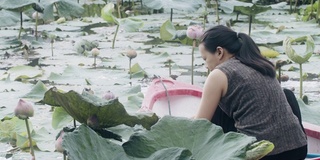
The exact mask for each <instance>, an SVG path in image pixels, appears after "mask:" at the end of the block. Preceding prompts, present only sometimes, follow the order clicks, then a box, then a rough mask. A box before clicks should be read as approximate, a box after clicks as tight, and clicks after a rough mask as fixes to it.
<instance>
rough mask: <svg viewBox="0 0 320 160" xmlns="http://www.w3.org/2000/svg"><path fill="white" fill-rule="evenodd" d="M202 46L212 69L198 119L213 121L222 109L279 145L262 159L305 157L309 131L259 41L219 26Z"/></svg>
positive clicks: (242, 128) (249, 131)
mask: <svg viewBox="0 0 320 160" xmlns="http://www.w3.org/2000/svg"><path fill="white" fill-rule="evenodd" d="M199 50H200V52H201V56H202V58H203V59H204V61H205V62H206V66H207V68H208V69H209V70H210V71H211V72H210V74H209V76H208V78H207V80H206V82H205V84H204V88H203V94H202V99H201V102H200V107H199V110H198V112H197V114H196V116H195V118H206V119H208V120H212V119H214V117H213V116H214V115H215V112H216V110H217V112H222V113H223V114H226V115H227V116H228V117H230V118H232V120H233V121H234V127H235V129H236V131H237V132H240V133H243V134H246V135H249V136H254V137H256V138H257V140H269V141H271V142H272V143H273V144H274V145H275V148H274V150H273V151H272V152H271V153H269V154H268V156H266V157H265V158H263V159H272V160H278V159H279V160H286V159H289V160H298V159H304V158H305V157H306V154H307V139H306V135H305V133H304V131H303V128H302V127H301V126H300V123H299V120H298V118H297V117H296V116H295V115H294V114H293V112H292V110H291V107H290V105H289V103H288V102H287V99H286V96H285V94H284V92H283V90H282V88H281V86H280V84H279V82H278V81H277V79H276V72H275V69H274V65H273V64H272V63H271V62H270V61H268V60H267V59H265V58H264V57H263V56H262V55H261V54H260V50H259V48H258V47H257V45H256V44H255V43H254V41H253V40H252V39H251V38H250V37H249V36H248V35H246V34H244V33H237V32H234V31H232V30H231V29H229V28H227V27H225V26H221V25H219V26H216V27H213V28H211V29H209V30H207V31H206V32H205V33H204V35H203V36H202V39H201V41H200V44H199ZM217 108H219V109H217ZM226 121H227V123H229V121H230V120H228V119H227V120H226ZM222 127H223V128H224V126H222ZM226 130H230V131H232V130H233V129H232V127H231V129H226Z"/></svg>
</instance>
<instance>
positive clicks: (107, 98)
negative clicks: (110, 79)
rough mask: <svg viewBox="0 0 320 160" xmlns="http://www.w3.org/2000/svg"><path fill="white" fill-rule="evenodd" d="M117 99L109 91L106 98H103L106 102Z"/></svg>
mask: <svg viewBox="0 0 320 160" xmlns="http://www.w3.org/2000/svg"><path fill="white" fill-rule="evenodd" d="M115 98H116V97H115V95H114V94H113V93H112V92H110V91H108V92H107V93H106V94H105V95H104V96H103V99H106V100H112V99H115Z"/></svg>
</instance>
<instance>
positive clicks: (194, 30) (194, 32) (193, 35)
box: [187, 25, 204, 39]
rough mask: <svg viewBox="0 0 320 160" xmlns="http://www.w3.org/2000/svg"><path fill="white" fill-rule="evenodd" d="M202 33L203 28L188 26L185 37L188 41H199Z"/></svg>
mask: <svg viewBox="0 0 320 160" xmlns="http://www.w3.org/2000/svg"><path fill="white" fill-rule="evenodd" d="M203 33H204V31H203V28H202V27H201V26H199V25H194V26H189V27H188V29H187V36H188V37H189V38H190V39H200V37H201V36H202V35H203Z"/></svg>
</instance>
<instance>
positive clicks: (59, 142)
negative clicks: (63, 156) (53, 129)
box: [55, 130, 65, 153]
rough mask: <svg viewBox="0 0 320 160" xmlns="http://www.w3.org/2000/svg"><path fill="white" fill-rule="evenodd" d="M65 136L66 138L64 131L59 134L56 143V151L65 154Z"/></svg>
mask: <svg viewBox="0 0 320 160" xmlns="http://www.w3.org/2000/svg"><path fill="white" fill-rule="evenodd" d="M63 136H64V131H63V130H61V131H60V133H59V134H58V138H57V139H56V142H55V148H56V151H58V152H61V153H63V152H64V151H65V150H64V149H63V148H62V141H63V139H62V138H63Z"/></svg>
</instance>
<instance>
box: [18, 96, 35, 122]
mask: <svg viewBox="0 0 320 160" xmlns="http://www.w3.org/2000/svg"><path fill="white" fill-rule="evenodd" d="M33 113H34V110H33V106H32V104H31V103H29V102H26V101H24V100H22V99H20V100H19V102H18V105H17V107H16V108H15V109H14V115H15V116H17V117H18V118H19V119H23V120H25V119H28V118H29V117H33Z"/></svg>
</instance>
